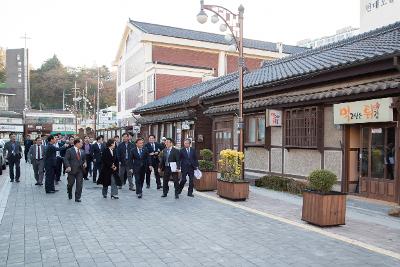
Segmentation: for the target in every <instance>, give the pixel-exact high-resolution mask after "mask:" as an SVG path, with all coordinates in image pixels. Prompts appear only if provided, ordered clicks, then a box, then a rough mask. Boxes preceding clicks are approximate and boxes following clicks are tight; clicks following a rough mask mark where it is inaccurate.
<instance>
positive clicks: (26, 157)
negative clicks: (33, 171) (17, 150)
mask: <svg viewBox="0 0 400 267" xmlns="http://www.w3.org/2000/svg"><path fill="white" fill-rule="evenodd" d="M28 152H29V149H28V150H25V151H24V156H25V162H28Z"/></svg>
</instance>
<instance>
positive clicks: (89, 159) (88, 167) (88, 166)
mask: <svg viewBox="0 0 400 267" xmlns="http://www.w3.org/2000/svg"><path fill="white" fill-rule="evenodd" d="M91 169H92V157H91V156H90V154H86V168H85V171H84V172H83V178H85V179H86V178H87V177H88V175H89V173H92V170H91ZM94 181H96V180H94Z"/></svg>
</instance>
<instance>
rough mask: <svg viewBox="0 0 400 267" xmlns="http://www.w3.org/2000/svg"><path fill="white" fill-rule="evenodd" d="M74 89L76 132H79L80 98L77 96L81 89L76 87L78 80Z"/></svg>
mask: <svg viewBox="0 0 400 267" xmlns="http://www.w3.org/2000/svg"><path fill="white" fill-rule="evenodd" d="M72 90H74V109H75V133H76V134H78V99H77V97H76V90H79V88H78V87H76V81H75V86H74V88H72Z"/></svg>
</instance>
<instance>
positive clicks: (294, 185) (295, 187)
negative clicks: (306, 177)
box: [287, 179, 308, 195]
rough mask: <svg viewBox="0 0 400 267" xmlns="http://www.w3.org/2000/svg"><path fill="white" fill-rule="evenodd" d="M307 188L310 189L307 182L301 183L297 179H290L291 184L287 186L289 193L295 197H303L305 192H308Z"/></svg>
mask: <svg viewBox="0 0 400 267" xmlns="http://www.w3.org/2000/svg"><path fill="white" fill-rule="evenodd" d="M307 188H308V182H307V181H301V180H295V179H290V182H289V183H288V186H287V190H288V192H289V193H291V194H294V195H302V194H303V191H304V190H306V189H307Z"/></svg>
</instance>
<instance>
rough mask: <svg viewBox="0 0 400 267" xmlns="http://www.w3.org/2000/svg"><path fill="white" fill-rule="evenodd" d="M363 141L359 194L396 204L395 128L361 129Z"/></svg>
mask: <svg viewBox="0 0 400 267" xmlns="http://www.w3.org/2000/svg"><path fill="white" fill-rule="evenodd" d="M360 141H361V144H360V148H361V149H360V155H359V156H360V166H359V168H360V172H359V173H360V181H359V187H360V188H359V193H360V195H362V196H366V197H370V198H375V199H381V200H385V201H391V202H395V201H396V180H397V177H396V176H395V175H396V171H395V170H396V169H395V167H396V162H395V160H396V158H395V155H396V127H395V125H385V126H382V125H374V126H365V127H364V126H362V127H361V136H360Z"/></svg>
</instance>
